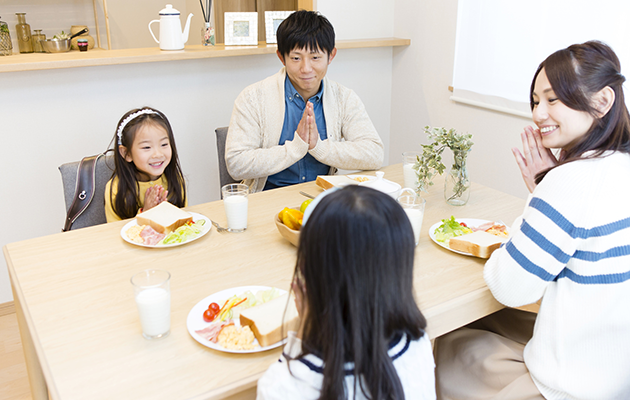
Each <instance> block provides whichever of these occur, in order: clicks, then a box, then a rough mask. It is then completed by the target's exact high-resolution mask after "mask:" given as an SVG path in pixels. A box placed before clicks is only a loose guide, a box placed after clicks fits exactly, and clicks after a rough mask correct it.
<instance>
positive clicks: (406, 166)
mask: <svg viewBox="0 0 630 400" xmlns="http://www.w3.org/2000/svg"><path fill="white" fill-rule="evenodd" d="M420 156H422V153H420V152H418V151H406V152H404V153H403V179H404V180H405V185H404V187H406V188H413V189H417V188H418V175H417V174H416V171H415V170H414V169H413V166H414V164H415V163H416V162H417V161H418V157H420Z"/></svg>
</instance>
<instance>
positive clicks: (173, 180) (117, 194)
mask: <svg viewBox="0 0 630 400" xmlns="http://www.w3.org/2000/svg"><path fill="white" fill-rule="evenodd" d="M113 142H114V143H117V147H118V151H114V162H115V170H114V173H113V175H112V178H111V179H110V180H109V182H107V185H106V187H105V215H106V217H107V222H112V221H119V220H121V219H127V218H133V217H135V216H136V215H137V214H138V213H139V212H142V211H146V210H148V209H150V208H153V207H155V206H156V205H158V204H160V203H161V202H163V201H169V202H170V203H172V204H174V205H176V206H177V207H185V206H186V205H187V203H188V201H187V199H186V182H185V181H184V176H183V174H182V170H181V167H180V164H179V158H178V157H177V147H175V139H174V138H173V130H172V129H171V124H170V123H169V122H168V119H167V118H166V116H165V115H164V114H162V113H161V112H160V111H158V110H155V109H153V108H150V107H143V108H139V109H135V110H131V111H129V112H128V113H126V114H125V115H123V117H122V118H121V119H120V121H119V122H118V127H117V129H116V135H115V136H114V139H113Z"/></svg>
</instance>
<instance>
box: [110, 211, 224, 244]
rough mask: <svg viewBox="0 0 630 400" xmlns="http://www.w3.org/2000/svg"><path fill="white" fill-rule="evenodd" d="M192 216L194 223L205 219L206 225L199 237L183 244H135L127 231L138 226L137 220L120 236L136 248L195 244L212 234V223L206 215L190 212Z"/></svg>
mask: <svg viewBox="0 0 630 400" xmlns="http://www.w3.org/2000/svg"><path fill="white" fill-rule="evenodd" d="M189 212H190V211H189ZM190 214H191V215H192V217H193V221H194V222H197V221H199V220H201V219H205V220H206V223H205V224H203V226H202V227H201V228H202V229H201V233H200V234H199V235H197V236H195V237H194V238H192V239H190V240H187V241H185V242H182V243H172V244H159V245H158V244H155V245H148V244H144V243H136V242H134V241H133V240H131V239H129V237H127V230H128V229H129V228H131V227H132V226H136V225H138V221H137V220H136V219H135V218H134V219H133V220H131V221H129V222H127V223H126V224H125V226H123V228H122V229H121V230H120V236H121V237H122V238H123V240H124V241H125V242H127V243H131V244H133V245H136V246H141V247H151V248H157V249H161V248H166V247H175V246H181V245H183V244H187V243H190V242H194V241H195V240H197V239H199V238H200V237H202V236H204V235H205V234H206V233H208V232H210V231H211V230H212V222H210V218H208V217H206V216H204V215H201V214H197V213H195V212H190Z"/></svg>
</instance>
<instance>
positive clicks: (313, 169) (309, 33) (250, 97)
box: [225, 10, 383, 192]
mask: <svg viewBox="0 0 630 400" xmlns="http://www.w3.org/2000/svg"><path fill="white" fill-rule="evenodd" d="M276 37H277V39H278V51H277V54H278V58H279V59H280V61H281V62H282V64H283V65H284V67H283V68H282V69H281V70H280V72H278V73H277V74H275V75H273V76H271V77H269V78H267V79H265V80H263V81H260V82H258V83H255V84H253V85H251V86H249V87H247V88H245V90H243V92H241V94H240V95H239V96H238V98H237V99H236V101H235V103H234V110H233V111H232V119H231V121H230V127H229V131H228V135H227V139H226V146H225V161H226V164H227V167H228V171H229V172H230V175H231V176H232V177H233V178H235V179H243V180H244V181H245V182H244V183H245V184H247V185H248V186H249V187H250V190H251V191H252V192H259V191H261V190H267V189H274V188H277V187H282V186H287V185H292V184H296V183H302V182H308V181H312V180H315V179H316V178H317V175H326V174H334V173H335V171H336V170H337V169H338V168H340V169H349V170H352V169H354V170H357V169H358V170H365V169H378V168H380V167H381V165H382V163H383V142H382V141H381V139H380V137H379V136H378V133H377V132H376V129H375V128H374V125H373V124H372V121H371V120H370V118H369V116H368V115H367V112H366V111H365V107H364V105H363V103H362V102H361V100H360V99H359V97H358V96H357V95H356V94H355V93H354V92H353V91H352V90H350V89H348V88H346V87H344V86H341V85H339V84H337V83H335V82H332V81H330V80H328V78H326V71H327V70H328V65H329V64H330V63H331V62H332V60H333V59H334V58H335V55H336V54H337V49H336V48H335V32H334V29H333V27H332V25H331V24H330V22H328V20H327V19H326V18H325V17H324V16H322V15H320V14H319V13H316V12H312V11H304V10H302V11H296V12H294V13H293V14H291V15H290V16H289V17H288V18H287V19H285V20H284V21H283V22H282V24H280V26H279V27H278V31H277V33H276Z"/></svg>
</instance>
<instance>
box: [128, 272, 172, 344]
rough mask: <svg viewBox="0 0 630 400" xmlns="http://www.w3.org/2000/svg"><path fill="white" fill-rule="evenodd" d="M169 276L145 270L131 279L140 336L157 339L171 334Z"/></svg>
mask: <svg viewBox="0 0 630 400" xmlns="http://www.w3.org/2000/svg"><path fill="white" fill-rule="evenodd" d="M170 279H171V274H170V273H169V272H168V271H163V270H159V269H147V270H144V271H142V272H138V273H137V274H135V275H134V276H132V277H131V284H132V285H133V291H134V295H135V299H136V305H137V306H138V313H139V314H140V325H142V336H144V337H145V338H146V339H158V338H162V337H166V336H168V334H169V333H170V332H171V288H170Z"/></svg>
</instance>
